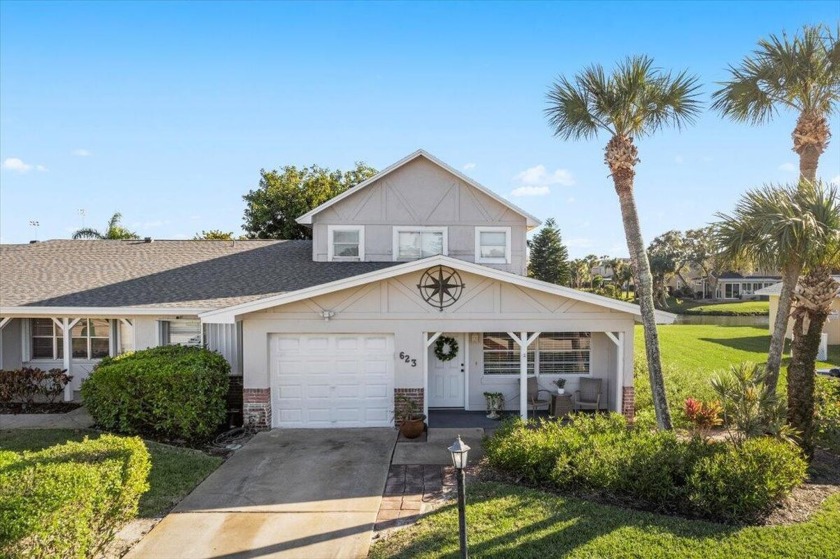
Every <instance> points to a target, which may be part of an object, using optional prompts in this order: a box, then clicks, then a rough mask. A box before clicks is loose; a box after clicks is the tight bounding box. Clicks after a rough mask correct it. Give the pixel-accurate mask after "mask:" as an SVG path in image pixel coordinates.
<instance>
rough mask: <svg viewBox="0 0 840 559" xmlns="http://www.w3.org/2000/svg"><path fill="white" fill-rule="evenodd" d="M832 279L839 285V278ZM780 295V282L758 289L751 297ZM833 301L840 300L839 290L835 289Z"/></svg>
mask: <svg viewBox="0 0 840 559" xmlns="http://www.w3.org/2000/svg"><path fill="white" fill-rule="evenodd" d="M831 277H833V278H834V281H836V282H838V283H840V276H831ZM781 294H782V282H779V283H774V284H773V285H769V286H767V287H765V288H763V289H759V290H758V291H755V292H754V293H753V295H775V296H777V297H778V296H780V295H781ZM834 298H835V299H840V288H839V289H837V293H835V295H834Z"/></svg>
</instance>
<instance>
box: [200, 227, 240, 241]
mask: <svg viewBox="0 0 840 559" xmlns="http://www.w3.org/2000/svg"><path fill="white" fill-rule="evenodd" d="M193 240H194V241H232V240H233V231H230V232H226V231H222V230H220V229H210V230H209V231H204V230H202V231H201V233H196V234H195V237H193Z"/></svg>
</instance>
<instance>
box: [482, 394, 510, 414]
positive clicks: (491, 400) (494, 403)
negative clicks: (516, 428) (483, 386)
mask: <svg viewBox="0 0 840 559" xmlns="http://www.w3.org/2000/svg"><path fill="white" fill-rule="evenodd" d="M484 399H485V400H486V401H487V418H488V419H499V417H501V416H500V415H499V412H500V411H502V410H503V409H505V395H504V394H502V393H501V392H485V393H484Z"/></svg>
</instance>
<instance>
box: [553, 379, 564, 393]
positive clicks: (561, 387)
mask: <svg viewBox="0 0 840 559" xmlns="http://www.w3.org/2000/svg"><path fill="white" fill-rule="evenodd" d="M554 384H556V385H557V393H558V394H565V393H566V379H564V378H559V379H557V380H555V381H554Z"/></svg>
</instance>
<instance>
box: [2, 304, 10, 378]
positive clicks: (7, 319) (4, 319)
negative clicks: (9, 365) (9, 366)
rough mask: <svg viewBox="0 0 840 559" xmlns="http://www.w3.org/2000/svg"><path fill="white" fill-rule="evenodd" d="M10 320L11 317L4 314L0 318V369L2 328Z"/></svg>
mask: <svg viewBox="0 0 840 559" xmlns="http://www.w3.org/2000/svg"><path fill="white" fill-rule="evenodd" d="M11 321H12V317H10V316H5V317H2V318H0V369H2V368H3V328H5V327H6V325H7V324H8V323H9V322H11Z"/></svg>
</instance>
